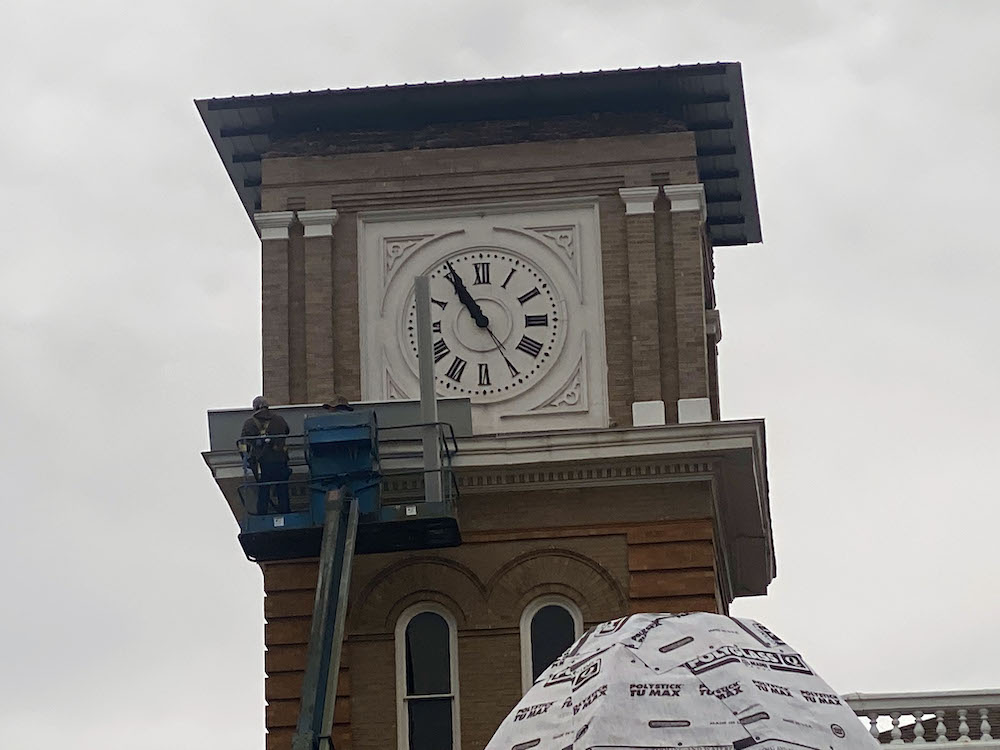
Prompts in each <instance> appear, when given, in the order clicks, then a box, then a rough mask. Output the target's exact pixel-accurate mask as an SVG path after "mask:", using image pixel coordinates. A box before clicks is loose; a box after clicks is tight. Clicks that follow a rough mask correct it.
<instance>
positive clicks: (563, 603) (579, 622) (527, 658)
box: [521, 594, 583, 695]
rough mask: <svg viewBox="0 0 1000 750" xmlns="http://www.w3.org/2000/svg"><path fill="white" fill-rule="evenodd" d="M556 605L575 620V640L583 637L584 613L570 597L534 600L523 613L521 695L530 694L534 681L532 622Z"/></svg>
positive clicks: (548, 596)
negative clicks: (543, 610)
mask: <svg viewBox="0 0 1000 750" xmlns="http://www.w3.org/2000/svg"><path fill="white" fill-rule="evenodd" d="M552 605H555V606H557V607H562V608H563V609H565V610H566V611H567V612H568V613H569V615H570V617H572V618H573V640H574V641H576V640H577V639H579V638H580V636H582V635H583V613H582V612H580V608H579V607H578V606H577V604H576V602H574V601H573V600H572V599H570V598H569V597H566V596H563V595H562V594H545V595H544V596H539V597H537V598H535V599H532V600H531V601H530V602H529V603H528V606H526V607H525V608H524V611H523V612H522V613H521V694H522V695H524V694H525V693H527V692H528V690H529V689H530V688H531V685H532V684H533V682H534V680H532V677H531V666H532V665H531V621H532V619H534V617H535V615H537V614H538V613H539V612H540V611H541V610H542V609H544V608H545V607H548V606H552Z"/></svg>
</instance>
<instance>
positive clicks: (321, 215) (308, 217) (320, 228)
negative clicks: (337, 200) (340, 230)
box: [298, 208, 340, 237]
mask: <svg viewBox="0 0 1000 750" xmlns="http://www.w3.org/2000/svg"><path fill="white" fill-rule="evenodd" d="M298 217H299V221H300V222H301V223H302V235H303V236H304V237H332V236H333V225H334V224H336V223H337V219H339V218H340V214H339V213H338V212H337V210H336V209H335V208H321V209H317V210H315V211H299V212H298Z"/></svg>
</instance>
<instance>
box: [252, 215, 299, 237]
mask: <svg viewBox="0 0 1000 750" xmlns="http://www.w3.org/2000/svg"><path fill="white" fill-rule="evenodd" d="M294 220H295V212H294V211H270V212H265V213H256V214H254V215H253V221H254V224H256V225H257V229H258V230H259V231H260V238H261V239H262V240H287V239H288V227H290V226H291V225H292V222H293V221H294Z"/></svg>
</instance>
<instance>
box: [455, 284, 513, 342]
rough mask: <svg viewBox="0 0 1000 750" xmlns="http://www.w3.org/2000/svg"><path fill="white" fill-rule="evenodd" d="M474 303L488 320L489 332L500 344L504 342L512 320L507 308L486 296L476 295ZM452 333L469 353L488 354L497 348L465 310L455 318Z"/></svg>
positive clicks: (488, 335)
mask: <svg viewBox="0 0 1000 750" xmlns="http://www.w3.org/2000/svg"><path fill="white" fill-rule="evenodd" d="M476 302H477V303H478V304H479V307H480V309H481V310H482V311H483V315H485V316H486V317H487V318H489V321H490V326H489V328H490V331H492V332H493V335H494V336H496V337H497V339H499V340H500V342H501V343H503V342H506V340H507V338H508V337H509V336H510V332H511V329H512V328H513V320H512V319H511V316H510V313H509V312H508V311H507V308H506V307H505V306H504V305H502V304H501V303H500V302H499V301H497V300H496V299H493V298H492V297H491V296H486V295H476ZM453 331H454V334H455V338H456V339H458V341H459V342H461V344H462V346H464V347H466V348H467V349H469V350H470V351H474V352H489V351H493V350H494V349H496V348H497V345H496V343H494V341H493V338H492V337H491V336H490V334H489V333H488V332H487V331H486V329H485V328H480V327H479V326H478V325H476V321H475V320H473V319H472V316H471V315H470V314H469V313H468V311H467V310H462V311H461V312H460V313H459V315H458V316H457V317H456V318H455V320H454V323H453Z"/></svg>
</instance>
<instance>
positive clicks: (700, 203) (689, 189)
mask: <svg viewBox="0 0 1000 750" xmlns="http://www.w3.org/2000/svg"><path fill="white" fill-rule="evenodd" d="M663 194H664V195H665V196H667V198H669V199H670V213H679V212H681V211H697V212H698V215H699V216H701V220H702V221H705V216H706V208H705V205H706V204H705V186H704V185H702V184H701V183H700V182H694V183H691V184H689V185H664V186H663Z"/></svg>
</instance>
